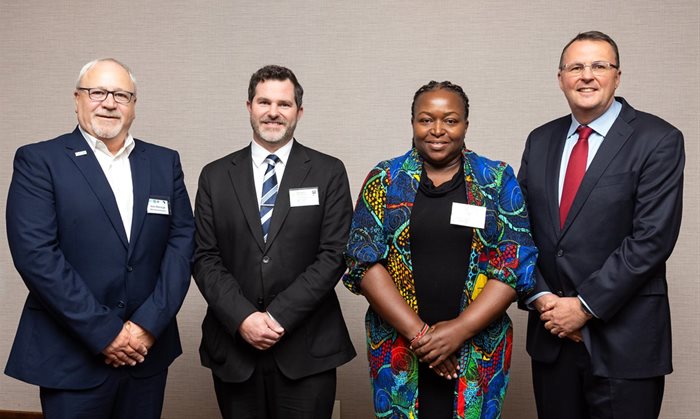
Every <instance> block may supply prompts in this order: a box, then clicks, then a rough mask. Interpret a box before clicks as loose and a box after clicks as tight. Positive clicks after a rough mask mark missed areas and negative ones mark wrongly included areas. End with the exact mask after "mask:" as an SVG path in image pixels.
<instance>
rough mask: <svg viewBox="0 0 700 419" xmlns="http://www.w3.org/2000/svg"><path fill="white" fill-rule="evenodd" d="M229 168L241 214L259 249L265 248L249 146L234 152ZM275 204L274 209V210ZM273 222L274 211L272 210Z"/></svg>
mask: <svg viewBox="0 0 700 419" xmlns="http://www.w3.org/2000/svg"><path fill="white" fill-rule="evenodd" d="M231 163H232V165H231V168H230V169H229V180H230V181H231V185H232V186H233V191H234V193H235V195H236V198H237V200H238V204H239V205H240V206H241V210H242V211H243V216H244V217H245V219H246V222H247V223H248V228H249V229H250V233H251V235H252V236H253V238H254V239H255V242H256V243H257V244H258V247H259V248H260V250H264V249H265V241H264V240H263V234H262V227H261V226H260V208H258V197H257V196H256V195H255V181H254V180H253V159H252V157H251V155H250V146H248V147H246V148H244V149H243V150H241V152H240V153H236V155H234V156H233V158H232V160H231ZM276 209H277V208H276V206H275V210H276ZM273 222H274V212H273Z"/></svg>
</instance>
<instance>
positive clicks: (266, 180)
mask: <svg viewBox="0 0 700 419" xmlns="http://www.w3.org/2000/svg"><path fill="white" fill-rule="evenodd" d="M279 161H280V159H279V157H277V156H275V155H274V154H270V155H269V156H267V158H265V162H266V163H267V170H265V176H264V177H263V185H262V198H260V224H261V225H262V231H263V240H265V241H267V233H268V231H270V220H271V219H272V210H273V209H274V208H275V199H277V176H276V175H275V164H277V163H278V162H279Z"/></svg>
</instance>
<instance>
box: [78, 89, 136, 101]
mask: <svg viewBox="0 0 700 419" xmlns="http://www.w3.org/2000/svg"><path fill="white" fill-rule="evenodd" d="M76 90H85V91H86V92H87V93H88V97H89V98H90V100H92V101H93V102H102V101H103V100H105V99H107V96H109V95H110V94H111V95H112V97H113V98H114V101H115V102H117V103H123V104H124V103H129V102H131V99H133V98H134V96H136V94H135V93H132V92H127V91H126V90H114V91H111V90H105V89H99V88H90V87H77V88H76Z"/></svg>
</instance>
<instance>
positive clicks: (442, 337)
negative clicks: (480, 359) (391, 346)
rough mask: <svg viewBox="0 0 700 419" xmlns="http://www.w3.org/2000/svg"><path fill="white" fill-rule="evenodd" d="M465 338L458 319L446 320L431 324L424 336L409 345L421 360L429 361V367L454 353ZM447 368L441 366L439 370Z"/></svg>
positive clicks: (435, 365) (433, 366) (440, 362)
mask: <svg viewBox="0 0 700 419" xmlns="http://www.w3.org/2000/svg"><path fill="white" fill-rule="evenodd" d="M466 339H467V338H466V337H465V336H464V328H463V327H462V326H461V325H460V321H459V320H458V319H453V320H447V321H443V322H439V323H436V324H434V325H433V326H431V327H430V329H429V330H428V333H426V334H425V336H423V337H422V338H420V339H418V341H416V342H414V343H413V344H412V345H411V349H413V352H415V353H416V355H417V356H418V358H419V359H420V361H421V362H429V363H430V368H435V367H437V366H438V365H440V364H442V363H443V362H444V361H446V360H447V359H448V357H449V356H450V355H452V354H454V353H455V352H456V351H457V350H458V349H459V348H460V346H462V344H463V343H464V341H465V340H466ZM447 368H448V369H447V370H445V369H444V368H441V369H440V371H443V372H447V371H449V367H447ZM452 371H454V369H453V370H452ZM450 375H451V374H450Z"/></svg>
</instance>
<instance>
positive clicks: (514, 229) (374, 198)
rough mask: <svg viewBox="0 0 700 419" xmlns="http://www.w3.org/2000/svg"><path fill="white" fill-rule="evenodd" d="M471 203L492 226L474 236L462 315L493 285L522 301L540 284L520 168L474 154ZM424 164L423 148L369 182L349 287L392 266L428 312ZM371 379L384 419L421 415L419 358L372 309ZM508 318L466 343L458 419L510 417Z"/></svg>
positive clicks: (353, 244) (405, 290) (470, 156)
mask: <svg viewBox="0 0 700 419" xmlns="http://www.w3.org/2000/svg"><path fill="white" fill-rule="evenodd" d="M463 161H464V173H465V182H466V190H467V201H468V203H469V204H471V205H478V206H482V207H486V223H485V226H484V228H483V229H476V228H475V229H474V235H473V241H472V246H471V251H470V252H469V255H468V257H469V260H470V263H469V272H468V275H467V277H466V278H465V283H464V294H463V295H462V302H461V309H462V310H464V309H465V308H466V307H467V306H468V305H469V303H470V302H471V301H473V300H474V299H475V298H477V296H478V295H479V292H480V291H481V290H482V289H483V287H484V285H485V284H486V281H487V280H494V279H495V280H498V281H502V282H504V283H506V284H508V285H510V286H511V287H513V288H514V289H515V290H516V292H517V293H518V295H519V296H522V295H525V294H527V293H528V292H530V290H531V289H532V288H533V286H534V278H533V272H534V269H535V262H536V258H537V249H536V248H535V246H534V244H533V241H532V237H531V235H530V227H529V223H528V217H527V211H526V208H525V203H524V202H523V196H522V193H521V191H520V187H519V186H518V183H517V181H516V178H515V175H514V174H513V170H512V168H511V167H510V166H508V165H507V164H506V163H503V162H494V161H491V160H488V159H486V158H484V157H481V156H478V155H477V154H475V153H473V152H471V151H468V150H464V154H463ZM422 165H423V162H422V160H421V158H420V156H419V155H418V153H417V151H416V150H415V149H412V150H411V151H409V152H408V153H406V154H405V155H403V156H400V157H397V158H395V159H392V160H388V161H383V162H381V163H379V164H378V165H377V166H376V167H375V168H374V169H372V171H371V172H370V173H369V175H368V176H367V179H366V180H365V183H364V185H363V186H362V191H361V192H360V196H359V198H358V200H357V206H356V208H355V213H354V216H353V221H352V228H351V231H350V238H349V242H348V246H347V250H346V260H347V263H348V268H349V271H348V273H347V274H346V275H345V276H344V277H343V282H344V283H345V286H346V287H348V289H350V291H352V292H354V293H359V291H360V282H361V280H362V277H363V276H364V274H365V271H366V270H367V269H368V268H369V267H370V266H371V265H372V264H374V263H382V264H383V265H384V266H385V267H386V269H387V271H388V272H389V274H390V275H391V277H392V278H393V280H394V283H395V284H396V287H397V288H398V290H399V292H400V294H401V295H402V296H403V298H404V299H405V300H406V302H407V303H408V304H409V306H410V307H411V308H413V309H414V310H416V311H417V310H418V302H417V301H416V295H415V288H414V282H413V274H412V267H411V252H410V225H409V221H410V218H411V209H412V207H413V201H414V200H415V196H416V192H417V190H418V185H419V184H420V176H421V169H422ZM365 322H366V328H367V350H368V358H369V365H370V378H371V382H372V390H373V396H374V408H375V414H376V416H377V417H378V418H384V417H387V418H389V417H390V418H413V419H415V418H419V415H418V411H419V403H418V400H419V399H418V360H417V358H416V355H415V354H414V353H413V351H411V350H410V349H409V348H408V346H409V342H408V340H407V339H406V338H405V337H403V336H401V335H399V334H398V333H397V332H396V330H395V329H394V328H393V327H392V326H391V325H389V324H388V323H386V322H384V320H382V318H380V317H379V316H378V315H377V314H376V313H375V312H374V311H373V310H372V309H371V308H370V309H368V311H367V316H366V318H365ZM512 336H513V334H512V324H511V321H510V318H509V317H508V315H507V314H504V315H503V316H502V317H501V318H499V319H497V320H496V321H494V322H493V323H492V324H490V325H489V326H488V327H487V328H486V329H484V330H483V331H482V332H481V333H479V334H478V335H476V336H474V338H472V339H470V340H468V341H467V342H465V344H464V345H463V346H462V348H461V349H460V350H459V353H458V359H459V366H460V371H459V374H460V377H459V379H457V380H455V401H454V415H453V417H454V418H497V417H500V412H501V407H502V404H503V399H504V397H505V392H506V387H507V385H508V371H509V367H510V355H511V350H512V339H513V338H512Z"/></svg>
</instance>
